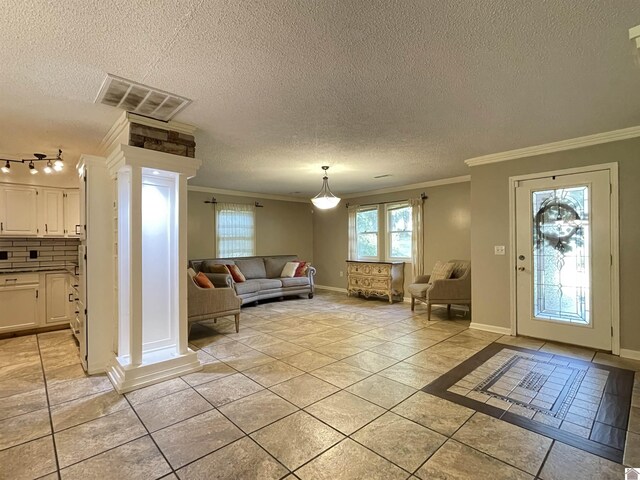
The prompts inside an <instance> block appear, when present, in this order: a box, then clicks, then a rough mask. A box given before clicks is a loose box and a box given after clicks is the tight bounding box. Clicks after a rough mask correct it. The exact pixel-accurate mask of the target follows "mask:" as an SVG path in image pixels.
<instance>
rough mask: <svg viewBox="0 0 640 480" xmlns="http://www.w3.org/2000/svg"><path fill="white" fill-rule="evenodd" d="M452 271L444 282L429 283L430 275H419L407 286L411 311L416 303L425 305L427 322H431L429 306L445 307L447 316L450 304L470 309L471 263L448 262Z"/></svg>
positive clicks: (463, 261) (461, 261) (464, 261)
mask: <svg viewBox="0 0 640 480" xmlns="http://www.w3.org/2000/svg"><path fill="white" fill-rule="evenodd" d="M448 263H453V264H454V266H453V271H452V273H451V276H450V278H448V279H446V280H435V281H433V282H430V278H431V275H420V276H418V277H417V278H416V279H415V280H414V283H412V284H411V285H409V293H411V311H414V310H415V305H416V301H418V302H421V303H425V304H426V305H427V320H431V305H446V306H447V314H450V313H451V304H454V305H469V308H471V262H469V261H467V260H449V262H448Z"/></svg>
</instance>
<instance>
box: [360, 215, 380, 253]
mask: <svg viewBox="0 0 640 480" xmlns="http://www.w3.org/2000/svg"><path fill="white" fill-rule="evenodd" d="M356 244H357V246H356V252H357V255H358V259H376V260H377V259H378V207H377V206H376V207H372V208H371V207H369V208H364V209H361V210H358V211H357V212H356Z"/></svg>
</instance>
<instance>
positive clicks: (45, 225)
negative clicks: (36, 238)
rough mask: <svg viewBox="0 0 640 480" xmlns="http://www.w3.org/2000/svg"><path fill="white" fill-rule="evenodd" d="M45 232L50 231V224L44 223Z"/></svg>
mask: <svg viewBox="0 0 640 480" xmlns="http://www.w3.org/2000/svg"><path fill="white" fill-rule="evenodd" d="M44 233H49V225H47V224H46V223H45V224H44Z"/></svg>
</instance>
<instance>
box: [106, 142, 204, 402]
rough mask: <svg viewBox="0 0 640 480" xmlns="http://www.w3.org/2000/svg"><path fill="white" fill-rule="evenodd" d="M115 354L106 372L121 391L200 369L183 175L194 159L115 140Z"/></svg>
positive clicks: (197, 163) (186, 175)
mask: <svg viewBox="0 0 640 480" xmlns="http://www.w3.org/2000/svg"><path fill="white" fill-rule="evenodd" d="M108 161H109V168H110V170H111V171H112V173H115V172H117V174H118V183H117V185H118V195H117V198H118V202H119V205H118V212H119V213H118V231H119V235H118V239H119V242H118V258H119V261H118V278H119V279H121V280H120V282H119V285H118V288H119V292H120V295H119V296H120V299H119V302H120V305H119V311H120V312H121V314H120V317H119V325H118V326H119V330H120V332H121V335H119V346H118V352H119V353H118V356H116V357H115V358H114V359H113V362H112V364H111V365H110V367H109V369H108V370H107V374H108V375H109V378H110V379H111V381H112V382H113V383H114V386H115V388H116V390H118V391H119V392H121V393H123V392H128V391H131V390H134V389H136V388H140V387H144V386H147V385H151V384H153V383H157V382H161V381H164V380H167V379H169V378H173V377H177V376H180V375H185V374H187V373H191V372H194V371H198V370H200V369H202V365H201V364H200V361H199V360H198V357H197V355H196V354H195V352H193V351H192V350H190V349H189V347H188V338H187V337H188V322H187V284H186V281H187V272H186V271H187V179H188V178H189V176H193V175H195V172H196V171H197V169H198V168H199V167H200V164H201V162H200V160H196V159H192V158H185V157H180V156H176V155H171V154H167V153H163V152H157V151H153V150H145V149H142V148H137V147H131V146H128V145H119V146H117V148H115V149H114V151H113V152H112V153H111V155H110V156H109V160H108Z"/></svg>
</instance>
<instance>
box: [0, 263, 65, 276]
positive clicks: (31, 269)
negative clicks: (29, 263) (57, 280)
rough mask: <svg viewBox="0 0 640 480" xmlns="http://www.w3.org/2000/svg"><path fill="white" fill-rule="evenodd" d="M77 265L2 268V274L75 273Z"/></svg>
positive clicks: (0, 271) (0, 273) (0, 272)
mask: <svg viewBox="0 0 640 480" xmlns="http://www.w3.org/2000/svg"><path fill="white" fill-rule="evenodd" d="M75 267H77V265H67V266H66V267H35V266H34V267H20V268H10V269H6V270H0V275H5V274H8V275H11V274H13V273H41V272H44V273H70V274H72V275H74V274H75V273H74V269H75Z"/></svg>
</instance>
